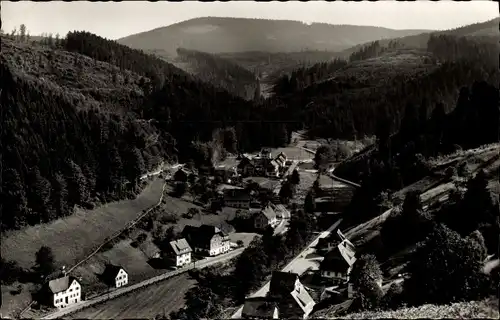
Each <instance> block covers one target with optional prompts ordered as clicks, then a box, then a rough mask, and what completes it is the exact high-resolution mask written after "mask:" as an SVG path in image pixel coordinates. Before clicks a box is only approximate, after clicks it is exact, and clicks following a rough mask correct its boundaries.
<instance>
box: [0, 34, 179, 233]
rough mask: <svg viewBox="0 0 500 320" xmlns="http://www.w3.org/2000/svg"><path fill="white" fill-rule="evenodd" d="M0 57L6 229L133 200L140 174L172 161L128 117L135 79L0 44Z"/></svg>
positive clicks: (85, 61)
mask: <svg viewBox="0 0 500 320" xmlns="http://www.w3.org/2000/svg"><path fill="white" fill-rule="evenodd" d="M0 58H1V71H2V95H1V107H2V111H3V119H2V124H3V125H2V137H3V138H2V144H3V146H4V149H3V152H2V165H3V172H4V176H3V178H4V179H3V181H2V182H3V183H2V186H3V187H4V190H6V193H5V195H4V197H5V198H4V200H6V201H5V202H3V203H4V206H3V217H2V225H3V230H5V229H12V228H20V227H23V226H24V225H26V224H30V225H34V224H38V223H41V222H47V221H50V220H53V219H56V218H58V217H62V216H67V215H69V214H71V213H72V212H73V207H74V205H80V206H84V207H92V206H93V205H94V204H95V203H99V202H106V201H111V200H114V199H118V198H124V197H127V196H131V195H133V194H135V193H136V192H137V191H138V190H139V177H140V175H141V174H142V173H144V172H145V171H147V170H150V169H151V168H153V167H155V166H157V164H158V163H160V162H161V161H163V160H164V159H165V160H168V157H169V156H171V155H173V153H172V148H171V147H172V146H170V147H169V145H168V143H166V142H165V140H163V139H158V137H159V135H160V133H159V132H158V130H157V129H156V128H155V127H154V126H152V125H150V124H149V123H147V122H140V121H137V118H136V117H135V115H134V114H133V113H132V112H130V107H131V106H132V105H135V104H136V103H140V102H141V101H142V99H143V92H142V91H141V89H140V88H139V87H138V86H137V84H135V83H134V82H135V81H137V79H138V78H139V76H138V75H137V74H135V73H133V72H130V71H119V70H117V68H116V67H114V66H112V65H109V64H107V63H102V62H95V61H92V60H91V59H89V58H87V57H84V56H81V55H78V54H75V53H69V52H66V51H62V50H60V49H54V48H47V47H44V46H39V45H37V44H30V45H27V44H25V43H20V42H17V41H12V40H10V39H7V38H4V37H2V53H1V56H0ZM111 75H114V77H116V79H122V78H127V79H128V81H127V82H126V83H125V82H122V81H121V80H120V82H118V81H112V80H111V79H110V77H111ZM7 200H8V201H7Z"/></svg>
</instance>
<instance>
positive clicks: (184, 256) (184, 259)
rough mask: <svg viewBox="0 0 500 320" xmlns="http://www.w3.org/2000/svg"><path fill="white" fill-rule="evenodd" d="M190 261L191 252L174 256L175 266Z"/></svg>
mask: <svg viewBox="0 0 500 320" xmlns="http://www.w3.org/2000/svg"><path fill="white" fill-rule="evenodd" d="M189 263H191V252H188V253H183V254H180V255H178V256H177V257H176V264H175V265H176V266H177V267H181V266H184V265H186V264H189Z"/></svg>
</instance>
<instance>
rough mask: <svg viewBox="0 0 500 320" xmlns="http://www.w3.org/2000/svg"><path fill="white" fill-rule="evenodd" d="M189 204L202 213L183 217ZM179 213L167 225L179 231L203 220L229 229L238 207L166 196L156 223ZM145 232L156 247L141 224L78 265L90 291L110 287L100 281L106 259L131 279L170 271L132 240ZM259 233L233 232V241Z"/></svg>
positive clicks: (201, 222)
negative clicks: (207, 207) (218, 207)
mask: <svg viewBox="0 0 500 320" xmlns="http://www.w3.org/2000/svg"><path fill="white" fill-rule="evenodd" d="M189 208H198V209H200V215H196V216H194V217H193V218H192V219H185V218H182V214H184V213H186V212H187V211H188V209H189ZM167 215H175V216H177V217H178V218H179V220H178V221H177V222H176V223H167V224H164V225H163V228H167V227H169V226H174V227H175V229H176V230H177V231H178V232H181V231H182V230H183V228H184V227H185V226H186V225H192V226H200V225H202V224H208V225H214V226H218V227H220V226H221V225H222V226H223V229H224V230H226V231H229V232H231V231H233V230H232V227H231V226H230V225H229V224H228V223H227V221H230V220H232V219H233V218H234V217H235V216H236V210H223V212H221V213H219V214H217V215H216V214H207V213H205V212H203V211H202V210H201V208H200V207H198V206H196V205H194V204H192V203H190V202H187V201H184V200H182V199H178V198H174V197H170V196H164V200H163V203H162V205H161V207H160V211H159V215H158V219H157V221H156V222H155V225H160V222H159V221H161V218H162V216H167ZM141 233H145V234H146V235H147V239H146V241H145V243H147V244H148V245H149V246H152V247H153V248H156V247H155V245H154V244H153V242H152V240H153V239H152V232H148V231H145V230H143V229H141V228H135V229H133V230H131V232H130V234H129V235H128V237H127V238H125V239H121V240H120V241H118V242H117V243H115V244H114V245H113V247H112V248H110V249H109V250H106V251H103V252H99V253H98V254H96V255H95V256H94V257H92V258H91V259H89V260H88V261H87V262H86V263H84V264H82V265H81V266H79V267H78V268H76V269H75V270H74V271H73V273H74V275H76V276H78V277H81V278H82V283H83V284H84V286H85V287H86V289H87V290H88V294H90V295H93V294H95V293H97V292H103V291H104V290H106V286H105V285H104V284H103V283H102V282H101V281H99V279H98V276H97V275H98V274H101V273H102V272H103V270H104V267H105V264H106V263H112V264H115V265H120V266H122V267H123V268H125V270H127V272H128V273H129V281H130V283H137V282H140V281H143V280H145V279H148V278H151V277H154V276H157V275H159V274H161V273H164V272H166V271H167V270H166V269H163V268H154V267H153V266H151V265H150V264H149V263H148V260H149V259H150V258H151V257H150V256H149V255H148V254H149V253H148V252H144V250H143V248H142V246H141V247H138V248H134V247H133V246H132V245H131V243H132V242H133V240H135V239H136V238H137V236H138V235H139V234H141ZM254 235H255V234H233V233H231V234H230V238H231V241H233V242H236V241H237V240H239V239H241V240H243V242H244V243H245V244H247V243H249V242H250V241H251V240H252V239H253V236H254Z"/></svg>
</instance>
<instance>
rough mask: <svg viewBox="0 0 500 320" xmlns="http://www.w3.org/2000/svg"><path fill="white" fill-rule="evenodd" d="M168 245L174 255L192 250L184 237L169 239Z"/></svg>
mask: <svg viewBox="0 0 500 320" xmlns="http://www.w3.org/2000/svg"><path fill="white" fill-rule="evenodd" d="M170 247H171V248H172V250H173V251H174V253H175V254H176V255H180V254H184V253H189V252H191V251H193V250H192V249H191V247H190V246H189V244H188V243H187V241H186V239H184V238H181V239H177V240H173V241H170Z"/></svg>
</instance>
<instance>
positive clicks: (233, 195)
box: [224, 189, 252, 209]
mask: <svg viewBox="0 0 500 320" xmlns="http://www.w3.org/2000/svg"><path fill="white" fill-rule="evenodd" d="M251 200H252V197H251V196H250V193H249V191H248V190H245V189H226V190H224V205H225V206H226V207H231V208H239V209H249V208H250V202H251Z"/></svg>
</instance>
